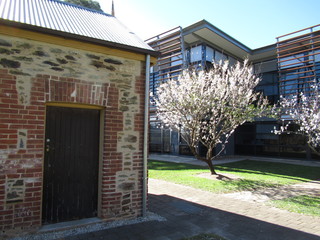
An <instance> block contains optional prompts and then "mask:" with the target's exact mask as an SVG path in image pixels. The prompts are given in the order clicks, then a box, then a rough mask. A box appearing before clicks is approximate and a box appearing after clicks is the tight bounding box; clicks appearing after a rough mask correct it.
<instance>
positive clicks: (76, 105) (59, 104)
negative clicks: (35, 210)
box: [40, 102, 105, 225]
mask: <svg viewBox="0 0 320 240" xmlns="http://www.w3.org/2000/svg"><path fill="white" fill-rule="evenodd" d="M48 106H50V107H65V108H82V109H95V110H99V111H100V126H99V131H100V133H101V134H99V159H98V186H97V187H98V196H97V197H98V202H97V217H98V218H100V217H101V206H102V201H101V196H102V166H103V140H104V126H105V121H104V118H105V107H104V106H100V105H90V104H81V103H64V102H47V103H45V107H46V110H47V107H48ZM46 112H47V111H45V113H46ZM46 124H47V116H46V115H45V123H44V126H46ZM45 129H46V128H44V136H46V132H45ZM45 144H46V143H45V137H43V148H42V149H43V161H42V186H41V187H42V191H41V192H42V194H41V208H40V216H41V218H42V205H43V187H44V181H43V179H44V160H45ZM41 225H43V223H42V221H41Z"/></svg>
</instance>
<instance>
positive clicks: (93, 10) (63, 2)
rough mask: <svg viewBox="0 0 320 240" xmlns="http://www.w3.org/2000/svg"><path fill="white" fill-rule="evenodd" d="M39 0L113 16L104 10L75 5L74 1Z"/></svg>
mask: <svg viewBox="0 0 320 240" xmlns="http://www.w3.org/2000/svg"><path fill="white" fill-rule="evenodd" d="M40 1H48V2H50V1H51V2H57V3H61V4H65V5H69V6H72V7H76V8H80V9H84V10H87V11H91V12H94V13H100V14H102V15H106V16H108V17H114V16H112V15H111V14H109V13H105V12H103V11H102V12H100V11H98V10H95V9H92V8H87V7H84V6H80V5H77V4H74V3H69V2H65V1H60V0H40Z"/></svg>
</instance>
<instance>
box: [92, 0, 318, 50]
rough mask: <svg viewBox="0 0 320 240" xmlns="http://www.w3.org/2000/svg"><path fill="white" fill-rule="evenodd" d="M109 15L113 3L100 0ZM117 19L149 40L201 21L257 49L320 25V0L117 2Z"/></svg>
mask: <svg viewBox="0 0 320 240" xmlns="http://www.w3.org/2000/svg"><path fill="white" fill-rule="evenodd" d="M98 2H100V5H101V7H102V9H103V10H104V11H105V12H106V13H110V12H111V2H112V0H98ZM114 4H115V13H116V17H117V18H118V19H119V20H120V21H121V22H122V23H123V24H124V25H126V26H127V27H128V28H129V29H130V30H132V31H133V32H134V33H136V34H137V35H138V36H139V37H140V38H142V39H147V38H149V37H153V36H155V35H157V34H158V33H161V32H164V31H166V30H169V29H172V28H174V27H177V26H182V27H187V26H189V25H191V24H193V23H195V22H198V21H200V20H202V19H206V20H207V21H209V22H210V23H211V24H213V25H214V26H216V27H218V28H219V29H221V30H222V31H224V32H225V33H227V34H229V35H230V36H232V37H233V38H235V39H237V40H238V41H240V42H241V43H243V44H244V45H246V46H248V47H250V48H252V49H255V48H259V47H263V46H266V45H269V44H273V43H275V42H276V39H275V38H276V37H278V36H280V35H284V34H286V33H290V32H294V31H297V30H300V29H303V28H307V27H310V26H313V25H317V24H320V0H192V1H191V0H114Z"/></svg>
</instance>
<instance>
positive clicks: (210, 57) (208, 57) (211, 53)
mask: <svg viewBox="0 0 320 240" xmlns="http://www.w3.org/2000/svg"><path fill="white" fill-rule="evenodd" d="M213 59H214V50H213V49H212V48H211V47H208V46H207V48H206V61H208V62H213Z"/></svg>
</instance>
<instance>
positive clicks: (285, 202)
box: [270, 195, 320, 217]
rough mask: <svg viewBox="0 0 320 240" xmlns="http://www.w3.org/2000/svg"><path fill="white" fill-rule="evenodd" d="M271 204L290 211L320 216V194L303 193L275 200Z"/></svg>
mask: <svg viewBox="0 0 320 240" xmlns="http://www.w3.org/2000/svg"><path fill="white" fill-rule="evenodd" d="M270 204H271V205H273V206H275V207H277V208H282V209H285V210H288V211H290V212H296V213H302V214H308V215H313V216H319V217H320V197H318V196H306V195H301V196H297V197H291V198H286V199H282V200H273V201H271V202H270Z"/></svg>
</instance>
